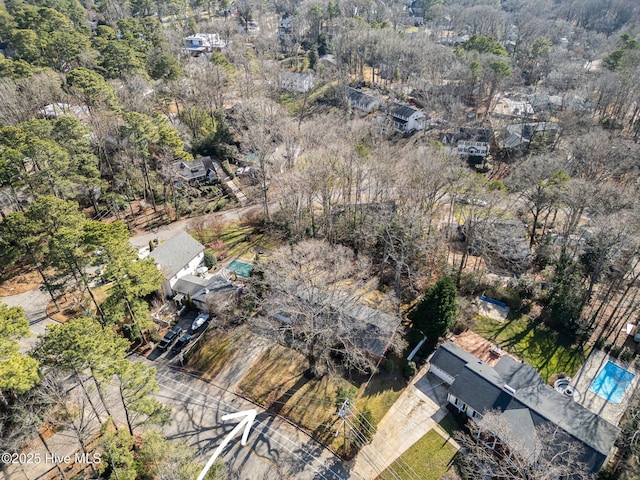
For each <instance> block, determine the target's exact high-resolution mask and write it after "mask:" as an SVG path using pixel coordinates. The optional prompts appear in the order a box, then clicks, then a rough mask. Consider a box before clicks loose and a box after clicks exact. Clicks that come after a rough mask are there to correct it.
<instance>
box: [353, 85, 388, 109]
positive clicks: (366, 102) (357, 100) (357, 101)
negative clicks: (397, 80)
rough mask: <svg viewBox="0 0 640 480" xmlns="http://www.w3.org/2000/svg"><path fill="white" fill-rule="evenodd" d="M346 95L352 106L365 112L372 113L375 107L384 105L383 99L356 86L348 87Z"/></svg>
mask: <svg viewBox="0 0 640 480" xmlns="http://www.w3.org/2000/svg"><path fill="white" fill-rule="evenodd" d="M346 95H347V99H348V100H349V104H350V105H351V107H352V108H356V109H358V110H362V111H363V112H367V113H371V111H373V109H374V108H377V107H379V106H380V105H382V101H381V100H378V99H377V98H376V97H373V96H371V95H367V94H366V93H364V92H362V91H361V90H356V89H355V88H351V87H347V88H346Z"/></svg>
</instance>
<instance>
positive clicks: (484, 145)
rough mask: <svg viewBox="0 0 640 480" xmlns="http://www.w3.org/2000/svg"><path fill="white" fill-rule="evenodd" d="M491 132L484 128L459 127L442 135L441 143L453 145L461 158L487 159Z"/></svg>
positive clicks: (489, 151)
mask: <svg viewBox="0 0 640 480" xmlns="http://www.w3.org/2000/svg"><path fill="white" fill-rule="evenodd" d="M492 137H493V132H492V131H491V130H489V129H485V128H470V127H460V128H459V129H458V131H457V132H449V133H445V134H443V135H442V137H441V138H442V143H443V144H445V145H455V146H456V147H457V149H458V154H459V155H460V156H461V157H487V156H489V154H490V153H491V138H492Z"/></svg>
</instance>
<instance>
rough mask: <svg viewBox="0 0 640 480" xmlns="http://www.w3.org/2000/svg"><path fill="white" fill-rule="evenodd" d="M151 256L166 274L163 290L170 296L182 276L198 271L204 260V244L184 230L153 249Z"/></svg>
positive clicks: (164, 274) (163, 273)
mask: <svg viewBox="0 0 640 480" xmlns="http://www.w3.org/2000/svg"><path fill="white" fill-rule="evenodd" d="M149 256H150V257H152V258H153V259H154V260H155V262H156V265H157V266H158V269H159V270H160V271H161V272H162V275H163V276H164V281H163V282H162V290H163V292H164V294H165V295H166V296H167V297H168V296H171V295H172V293H173V287H174V286H175V284H176V282H177V281H178V280H179V279H180V278H182V277H184V276H185V275H190V274H194V273H196V269H197V268H198V267H199V266H200V265H201V264H202V262H203V261H204V246H203V245H202V244H201V243H200V242H198V241H197V240H196V239H195V238H193V237H192V236H191V235H189V234H188V233H187V232H182V233H179V234H178V235H176V236H175V237H171V238H170V239H169V240H167V241H166V242H164V243H163V244H162V245H160V246H159V247H157V248H156V249H155V250H152V251H151V253H150V254H149Z"/></svg>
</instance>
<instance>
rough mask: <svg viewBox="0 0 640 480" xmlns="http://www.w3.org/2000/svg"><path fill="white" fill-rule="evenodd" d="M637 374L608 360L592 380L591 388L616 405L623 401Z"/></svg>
mask: <svg viewBox="0 0 640 480" xmlns="http://www.w3.org/2000/svg"><path fill="white" fill-rule="evenodd" d="M634 377H635V375H634V374H633V373H631V372H628V371H627V370H625V369H624V368H622V367H619V366H618V365H616V364H615V363H612V362H607V363H606V365H605V366H604V367H602V370H600V373H598V376H597V377H596V378H595V379H594V380H593V382H591V386H590V387H589V390H591V391H592V392H593V393H595V394H596V395H598V396H600V397H602V398H604V399H605V400H608V401H609V402H611V403H615V404H616V405H617V404H618V403H620V402H621V401H622V397H623V396H624V392H625V391H626V390H627V387H629V385H630V384H631V381H632V380H633V379H634Z"/></svg>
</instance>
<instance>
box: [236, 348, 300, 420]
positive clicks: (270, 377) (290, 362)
mask: <svg viewBox="0 0 640 480" xmlns="http://www.w3.org/2000/svg"><path fill="white" fill-rule="evenodd" d="M307 368H308V366H307V362H306V360H305V358H304V356H303V355H301V354H299V353H298V352H295V351H294V350H291V349H288V348H285V347H283V346H281V345H273V346H271V347H269V349H267V350H266V351H265V352H264V353H263V354H262V356H261V357H260V358H259V359H258V360H257V361H256V362H255V363H254V364H253V367H252V368H251V370H249V372H248V373H247V375H246V376H245V377H244V378H243V379H242V382H240V385H239V388H240V390H241V391H242V392H243V393H245V394H246V395H247V396H249V397H251V398H252V399H253V400H255V401H256V402H258V403H260V404H261V405H264V406H265V407H267V408H269V407H272V406H273V407H274V408H276V409H280V408H282V402H286V401H287V400H288V399H289V398H291V394H292V392H293V390H294V389H295V390H297V389H298V388H300V385H297V387H296V384H301V383H304V382H305V381H306V378H305V377H304V376H303V372H304V371H305V370H306V369H307Z"/></svg>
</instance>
